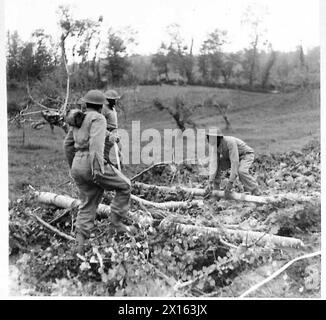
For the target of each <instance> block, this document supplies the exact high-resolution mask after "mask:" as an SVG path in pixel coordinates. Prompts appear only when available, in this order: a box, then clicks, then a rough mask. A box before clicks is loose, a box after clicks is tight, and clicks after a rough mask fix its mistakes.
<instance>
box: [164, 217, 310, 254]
mask: <svg viewBox="0 0 326 320" xmlns="http://www.w3.org/2000/svg"><path fill="white" fill-rule="evenodd" d="M171 227H172V228H175V230H176V231H177V232H180V233H185V234H189V233H195V234H196V235H199V234H201V235H208V236H217V237H220V236H224V237H226V238H227V239H228V240H229V241H242V242H245V243H246V245H252V244H257V245H267V244H273V245H275V246H276V247H281V248H283V247H285V248H286V247H290V248H300V247H303V246H304V244H303V242H302V241H301V240H300V239H296V238H289V237H281V236H277V235H273V234H267V233H263V232H258V231H244V230H233V229H222V228H220V229H219V228H211V227H203V226H196V225H189V224H183V223H175V222H173V221H171V219H170V220H169V219H168V218H167V219H163V220H162V221H161V223H160V225H159V228H161V229H164V230H165V229H167V228H171Z"/></svg>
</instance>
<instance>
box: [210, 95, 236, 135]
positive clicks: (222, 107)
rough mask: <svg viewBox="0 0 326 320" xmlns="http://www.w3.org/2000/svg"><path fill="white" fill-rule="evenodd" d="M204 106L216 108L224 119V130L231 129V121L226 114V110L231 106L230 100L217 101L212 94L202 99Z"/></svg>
mask: <svg viewBox="0 0 326 320" xmlns="http://www.w3.org/2000/svg"><path fill="white" fill-rule="evenodd" d="M204 106H205V107H208V108H214V109H217V110H218V112H219V114H220V115H221V116H222V117H223V120H224V121H225V130H230V129H231V122H230V120H229V118H228V116H227V112H228V111H229V109H230V108H231V106H232V104H231V103H230V102H223V101H219V100H218V99H217V98H216V97H215V96H213V97H210V98H208V99H206V100H205V101H204Z"/></svg>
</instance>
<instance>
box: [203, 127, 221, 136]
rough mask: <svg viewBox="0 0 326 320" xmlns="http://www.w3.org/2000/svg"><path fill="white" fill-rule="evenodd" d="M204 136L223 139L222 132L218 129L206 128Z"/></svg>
mask: <svg viewBox="0 0 326 320" xmlns="http://www.w3.org/2000/svg"><path fill="white" fill-rule="evenodd" d="M206 135H207V136H210V137H223V133H222V130H221V129H220V128H219V127H206Z"/></svg>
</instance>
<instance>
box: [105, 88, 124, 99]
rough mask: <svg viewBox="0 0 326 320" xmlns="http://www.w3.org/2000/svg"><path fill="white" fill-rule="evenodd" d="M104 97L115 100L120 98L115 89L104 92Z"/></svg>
mask: <svg viewBox="0 0 326 320" xmlns="http://www.w3.org/2000/svg"><path fill="white" fill-rule="evenodd" d="M105 96H106V99H112V100H117V99H120V98H121V96H119V95H118V92H116V91H115V90H108V91H106V92H105Z"/></svg>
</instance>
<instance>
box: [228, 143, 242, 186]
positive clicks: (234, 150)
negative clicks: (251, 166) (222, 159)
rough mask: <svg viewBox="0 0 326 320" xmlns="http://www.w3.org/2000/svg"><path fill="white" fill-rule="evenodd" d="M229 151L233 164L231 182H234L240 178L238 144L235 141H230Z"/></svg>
mask: <svg viewBox="0 0 326 320" xmlns="http://www.w3.org/2000/svg"><path fill="white" fill-rule="evenodd" d="M228 149H229V158H230V163H231V173H230V178H229V181H230V182H233V181H234V180H235V179H236V177H237V176H238V169H239V163H240V162H239V151H238V146H237V143H236V142H235V141H234V140H232V141H229V142H228Z"/></svg>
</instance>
